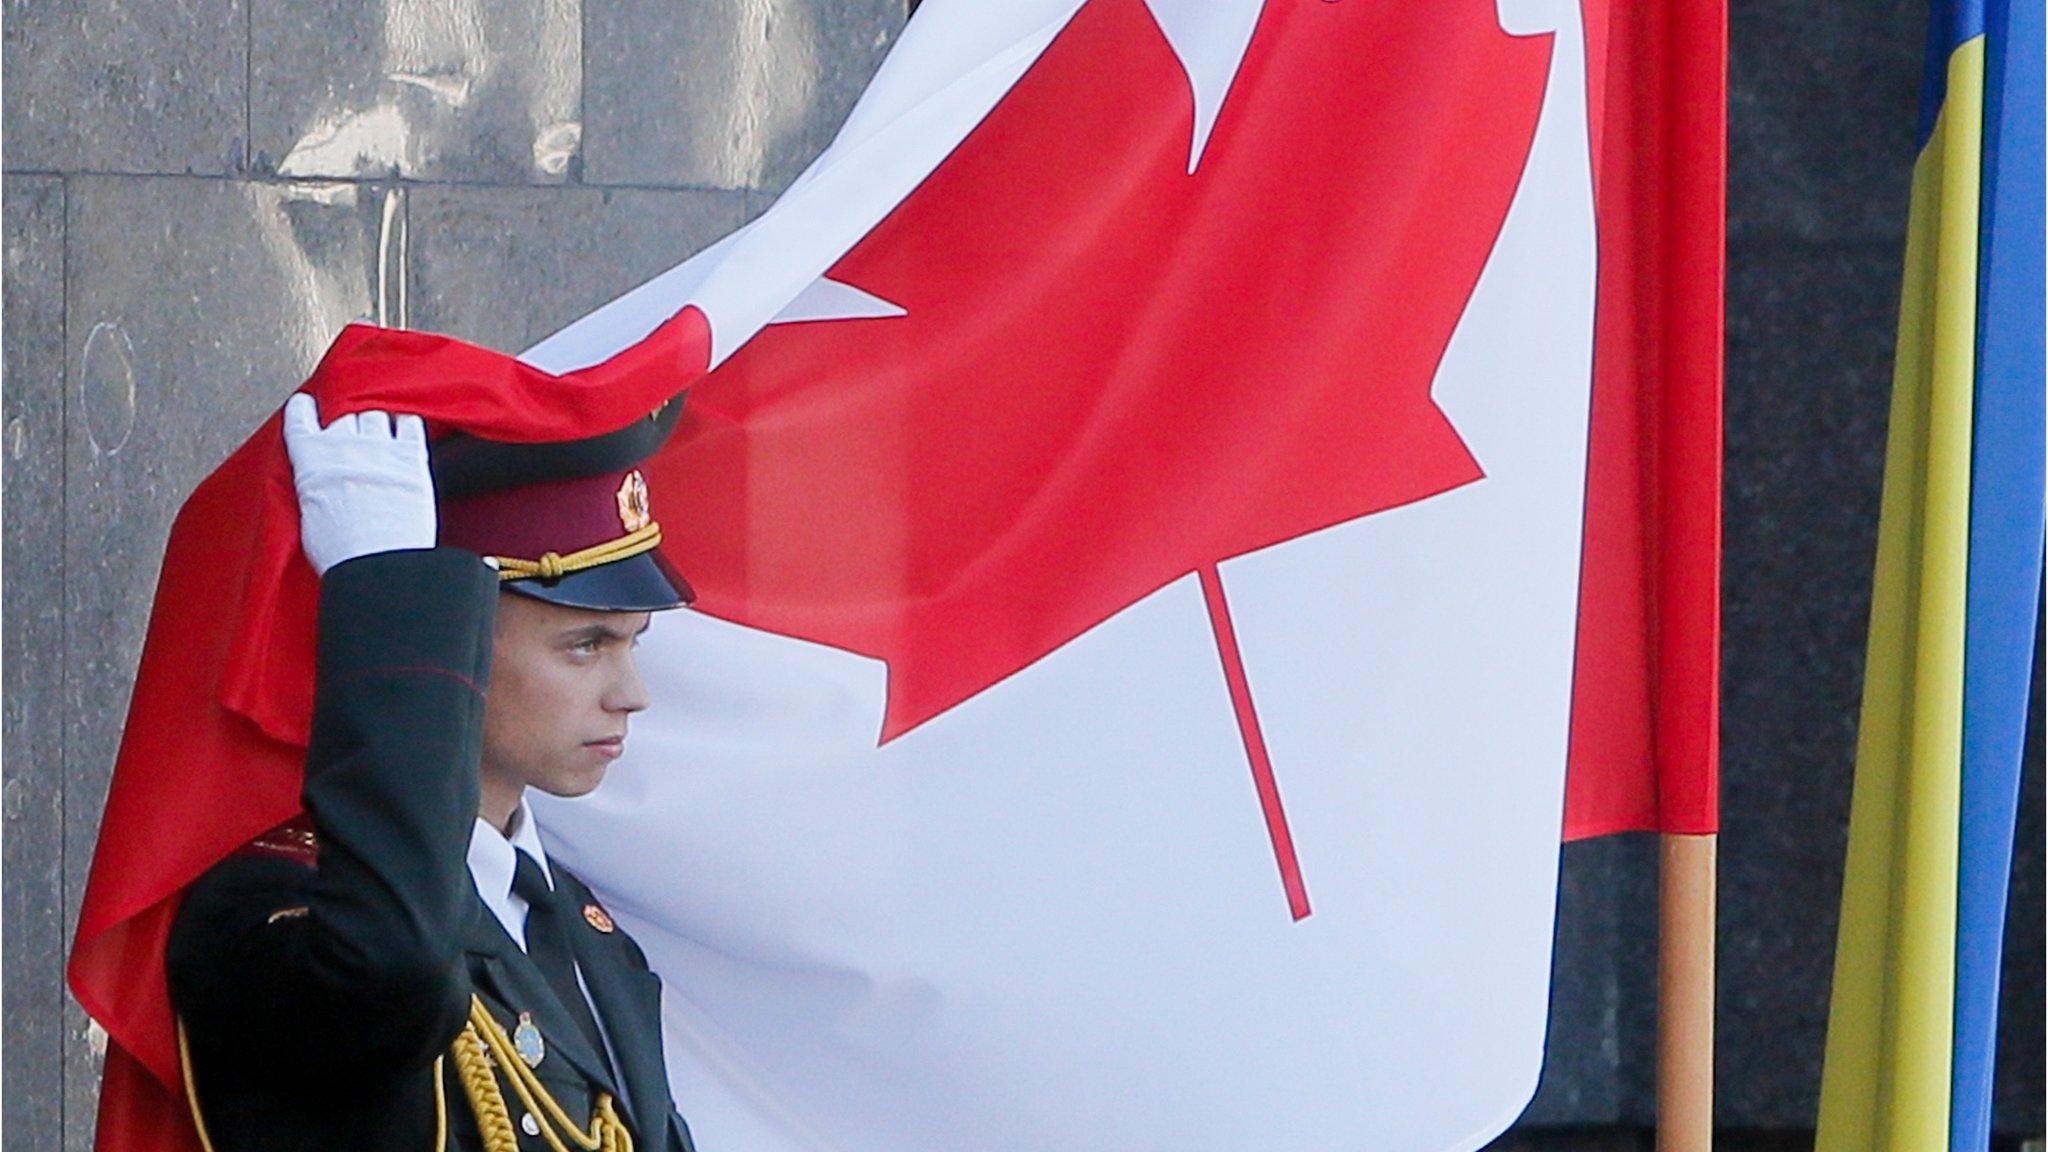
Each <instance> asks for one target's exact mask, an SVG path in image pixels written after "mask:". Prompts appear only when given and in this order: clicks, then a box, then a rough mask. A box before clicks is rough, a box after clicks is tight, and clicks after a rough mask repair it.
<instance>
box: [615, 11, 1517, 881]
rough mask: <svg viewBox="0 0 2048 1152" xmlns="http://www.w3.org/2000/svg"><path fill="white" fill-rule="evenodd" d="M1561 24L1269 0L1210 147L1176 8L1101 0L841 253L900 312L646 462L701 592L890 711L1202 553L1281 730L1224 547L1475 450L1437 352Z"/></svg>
mask: <svg viewBox="0 0 2048 1152" xmlns="http://www.w3.org/2000/svg"><path fill="white" fill-rule="evenodd" d="M1549 52H1550V47H1549V43H1548V38H1547V37H1535V38H1517V37H1511V36H1509V35H1507V34H1505V33H1503V32H1502V31H1501V30H1500V29H1499V27H1498V25H1497V23H1496V21H1495V16H1494V5H1493V4H1492V3H1491V0H1465V2H1460V3H1446V4H1432V5H1428V6H1425V7H1422V8H1408V9H1403V8H1399V7H1397V6H1388V5H1378V4H1366V3H1335V4H1333V3H1317V4H1306V3H1284V4H1268V5H1267V6H1266V10H1265V12H1264V13H1263V15H1262V16H1261V18H1260V22H1259V25H1258V27H1257V29H1256V32H1255V34H1254V35H1253V38H1252V40H1251V43H1250V45H1249V48H1248V51H1247V53H1246V56H1245V59H1244V61H1243V63H1242V65H1241V69H1240V71H1239V73H1238V75H1237V78H1236V81H1235V84H1234V85H1233V87H1232V88H1231V90H1230V93H1229V96H1228V99H1227V101H1226V103H1225V104H1224V107H1223V110H1222V114H1221V117H1220V119H1219V120H1218V121H1217V123H1216V126H1215V130H1214V134H1213V137H1212V138H1211V139H1210V140H1209V142H1208V145H1207V149H1206V151H1205V153H1204V155H1203V157H1202V160H1201V164H1200V167H1199V168H1198V169H1197V171H1196V172H1194V173H1193V174H1190V173H1189V172H1188V170H1187V168H1188V157H1189V137H1190V130H1191V124H1192V116H1193V109H1192V102H1191V99H1190V96H1189V88H1188V82H1187V80H1186V79H1185V78H1184V74H1183V72H1182V68H1181V64H1180V63H1179V61H1178V60H1177V59H1176V58H1175V56H1174V53H1173V51H1172V48H1171V46H1170V45H1169V44H1168V42H1167V41H1166V39H1165V38H1164V37H1163V36H1162V35H1161V33H1160V31H1159V28H1158V27H1157V26H1156V25H1155V24H1154V22H1153V20H1152V18H1151V17H1150V15H1149V14H1148V13H1147V11H1146V10H1145V8H1144V6H1143V5H1142V4H1141V3H1140V2H1139V0H1103V2H1098V3H1095V4H1090V5H1088V6H1087V7H1085V8H1084V9H1083V10H1082V11H1081V12H1080V13H1079V14H1078V15H1077V16H1076V17H1075V18H1074V20H1073V21H1072V23H1071V24H1069V25H1068V26H1067V28H1066V29H1065V30H1064V31H1063V32H1062V33H1061V34H1060V35H1059V37H1058V38H1057V39H1056V40H1055V41H1054V42H1053V43H1052V45H1051V46H1050V47H1049V48H1048V49H1047V51H1046V53H1045V54H1044V56H1043V57H1042V58H1041V59H1040V60H1039V61H1038V63H1037V64H1036V65H1035V66H1034V67H1033V68H1032V69H1031V70H1030V71H1029V72H1028V73H1026V74H1025V76H1024V77H1023V78H1022V79H1021V80H1020V81H1019V82H1018V84H1017V86H1016V87H1015V88H1014V89H1013V90H1012V92H1011V93H1010V94H1009V95H1008V97H1007V98H1005V99H1004V100H1003V101H1002V103H1001V104H999V105H998V106H997V107H996V109H995V110H994V111H993V112H992V113H991V114H990V116H989V117H988V118H987V119H986V120H985V121H984V122H983V124H982V125H981V126H980V127H979V128H978V129H977V130H976V131H975V132H974V133H973V134H972V135H970V136H969V137H968V138H967V139H966V140H965V141H964V142H963V143H962V145H961V146H960V147H959V148H958V149H957V150H956V151H955V152H954V154H953V155H951V156H950V157H949V158H948V159H947V160H946V161H945V162H944V163H943V164H942V165H941V166H940V167H939V168H938V169H937V170H936V171H935V172H934V173H933V174H932V175H931V176H930V177H929V178H928V179H927V180H926V181H925V182H924V183H923V184H922V185H921V186H920V187H919V188H918V189H917V191H916V192H915V193H913V194H912V195H911V196H910V197H909V198H908V199H906V200H905V201H904V202H903V204H902V205H900V206H899V207H898V208H897V209H896V210H895V211H894V212H893V213H892V214H891V215H890V216H889V217H887V218H886V219H885V220H884V221H883V222H882V223H881V224H880V225H879V226H878V227H877V228H876V229H875V230H874V231H873V232H872V233H871V234H870V235H869V236H868V237H867V238H866V239H865V240H863V241H862V243H861V244H860V245H859V246H858V247H856V248H855V249H853V250H852V251H851V252H850V253H848V255H847V256H846V257H844V258H843V259H842V260H841V261H840V262H839V264H838V265H837V266H836V267H835V268H833V269H832V271H831V273H830V276H831V278H832V279H833V280H836V281H840V282H842V283H845V284H849V285H852V286H855V287H857V288H859V289H861V290H863V291H866V292H868V293H871V294H873V295H875V296H879V297H882V298H883V299H885V300H888V301H891V302H893V303H896V304H898V305H901V306H902V307H903V308H904V309H905V310H906V312H907V314H906V315H903V316H899V317H892V318H886V319H869V320H859V321H832V322H821V323H798V324H787V325H778V326H774V327H771V328H768V329H766V330H764V331H763V332H762V333H761V334H760V335H758V336H757V337H755V338H754V340H753V341H752V342H750V343H749V344H748V345H746V346H745V347H744V348H743V349H741V350H740V351H739V352H738V353H737V354H736V355H735V356H734V357H733V358H732V359H731V360H730V361H729V362H728V363H726V364H725V365H723V366H722V367H720V368H719V369H718V370H716V371H715V372H713V373H712V374H711V376H710V377H709V378H708V379H707V380H705V381H704V382H702V383H701V384H699V385H698V386H697V387H696V389H695V390H694V393H693V396H692V401H691V403H692V407H691V409H690V414H689V415H688V417H687V423H686V425H685V430H684V434H683V435H682V436H680V437H679V438H678V444H677V445H676V447H675V449H674V450H673V451H671V452H669V453H667V454H666V455H665V457H664V458H663V460H662V461H660V462H659V464H658V465H657V468H656V475H655V478H654V479H655V483H656V484H657V485H658V486H659V487H660V488H661V489H663V490H664V491H665V492H667V493H670V495H665V496H664V497H663V498H662V500H661V503H662V504H663V505H664V506H665V507H666V508H668V509H669V511H668V512H667V513H665V515H664V516H663V522H664V530H665V532H666V535H667V538H668V545H667V547H669V548H670V549H671V551H672V554H673V555H674V556H675V557H676V558H677V560H678V562H679V563H680V564H682V565H683V566H684V567H685V570H686V571H687V572H688V573H689V574H690V576H691V579H692V580H693V581H694V582H695V584H696V586H697V588H698V590H699V592H700V595H701V599H700V602H699V606H700V607H701V608H703V609H704V610H706V611H709V612H711V613H713V614H715V615H718V616H721V617H724V618H727V619H730V620H734V621H738V622H742V623H745V624H747V625H750V626H753V627H757V628H763V629H767V630H770V631H774V632H778V633H782V634H786V635H790V636H796V637H801V638H804V639H808V640H812V641H816V642H819V643H823V644H828V645H832V646H835V647H838V648H842V649H846V650H850V651H853V652H858V653H863V654H866V655H869V656H873V657H877V658H879V659H882V660H884V661H886V662H887V664H888V667H889V696H888V707H887V714H886V716H885V719H884V727H883V732H882V736H883V739H885V740H887V739H892V738H894V737H896V736H899V735H901V734H902V733H904V732H906V731H909V730H910V729H912V728H914V727H916V726H917V725H918V724H921V723H923V722H924V721H926V720H928V719H930V718H932V717H933V716H935V715H937V714H939V713H941V712H944V711H945V710H946V709H948V708H951V707H953V706H954V705H956V704H959V703H960V702H961V701H963V700H965V699H967V698H968V697H970V696H973V695H975V694H976V693H978V692H980V691H982V690H983V689H985V688H987V687H988V686H990V685H991V684H994V683H995V682H997V681H999V680H1002V679H1003V678H1004V677H1007V676H1009V675H1011V674H1012V673H1014V672H1016V671H1017V670H1019V669H1021V668H1023V667H1025V666H1026V665H1029V664H1031V663H1032V662H1034V661H1036V660H1038V659H1039V658H1040V657H1042V656H1044V655H1046V654H1047V653H1049V652H1051V651H1053V650H1054V649H1056V648H1058V647H1060V646H1061V645H1064V644H1066V643H1067V642H1068V641H1070V640H1072V639H1074V638H1075V637H1076V636H1078V635H1080V634H1081V633H1082V632H1084V631H1086V630H1087V629H1089V628H1091V627H1093V626H1094V625H1096V624H1098V623H1100V622H1102V621H1103V620H1104V619H1106V618H1108V617H1109V616H1111V615H1113V614H1114V613H1116V612H1117V611H1119V610H1120V609H1122V608H1124V607H1126V606H1128V605H1130V604H1132V603H1134V602H1135V601H1137V600H1139V599H1140V598H1142V597H1144V596H1145V595H1147V594H1148V593H1151V592H1153V591H1155V590H1157V589H1159V588H1161V587H1163V586H1164V585H1166V584H1168V583H1170V582H1172V581H1174V580H1176V579H1178V578H1180V577H1183V576H1186V575H1188V574H1190V573H1201V574H1202V575H1203V580H1204V584H1205V588H1206V590H1207V591H1208V593H1209V597H1210V606H1211V610H1212V616H1213V617H1214V621H1215V624H1216V628H1217V635H1218V641H1219V646H1220V650H1221V652H1222V655H1223V658H1224V660H1225V661H1226V664H1227V665H1228V666H1229V670H1230V671H1231V673H1232V684H1233V689H1234V691H1235V693H1236V694H1237V695H1238V697H1239V701H1238V703H1239V709H1240V718H1241V720H1244V721H1247V723H1246V728H1245V736H1246V741H1247V746H1248V751H1249V752H1250V753H1251V755H1252V757H1253V759H1254V761H1255V763H1256V762H1259V761H1263V759H1264V756H1263V749H1262V748H1260V747H1257V746H1256V745H1257V742H1258V736H1257V732H1256V726H1255V723H1252V722H1250V721H1251V718H1250V715H1249V696H1248V694H1247V693H1246V692H1245V691H1244V686H1243V682H1242V674H1241V670H1240V669H1238V668H1237V667H1236V653H1235V642H1234V639H1233V637H1232V636H1231V634H1230V627H1229V619H1228V614H1227V609H1226V606H1225V604H1224V602H1223V599H1222V588H1221V583H1220V581H1219V580H1217V579H1216V576H1215V565H1216V564H1217V563H1218V562H1219V561H1221V560H1223V559H1227V558H1229V557H1232V556H1237V555H1241V554H1244V553H1247V552H1252V551H1255V550H1257V549H1260V548H1264V547H1267V546H1269V545H1272V544H1275V543H1278V542H1280V541H1284V540H1288V539H1290V538H1293V537H1296V536H1300V535H1302V534H1304V533H1307V532H1311V531H1314V530H1316V529H1319V528H1324V527H1328V526H1330V525H1333V524H1338V523H1341V522H1344V521H1347V520H1351V519H1354V518H1357V517H1359V516H1363V515H1367V514H1369V513H1373V512H1377V511H1380V510H1383V509H1386V508H1391V507H1394V506H1397V505H1400V504H1405V503H1408V502H1411V501H1414V500H1419V499H1422V498H1424V497H1428V496H1431V495H1434V494H1437V493H1440V492H1443V491H1445V490H1447V489H1450V488H1453V487H1456V486H1458V485H1462V484H1465V483H1468V482H1470V481H1472V480H1475V479H1477V478H1479V476H1480V475H1481V472H1480V468H1479V465H1478V464H1477V462H1475V461H1474V460H1473V458H1472V457H1471V455H1470V454H1469V453H1468V452H1467V451H1466V449H1465V446H1464V444H1463V443H1462V441H1461V440H1460V439H1459V437H1458V435H1457V433H1456V432H1455V430H1454V429H1453V428H1452V427H1451V425H1450V423H1449V421H1448V420H1447V419H1446V418H1445V417H1444V415H1443V413H1442V412H1441V411H1440V410H1439V409H1438V408H1437V407H1436V405H1435V404H1434V402H1433V401H1432V400H1431V398H1430V382H1431V379H1432V377H1433V376H1434V374H1435V371H1436V368H1437V364H1438V362H1439V360H1440V359H1441V358H1442V356H1443V353H1444V350H1445V347H1446V345H1447V344H1448V342H1449V340H1450V336H1451V332H1452V329H1453V328H1454V326H1455V325H1456V323H1457V320H1458V317H1459V315H1460V314H1461V313H1462V311H1463V309H1464V306H1465V302H1466V300H1467V299H1468V298H1469V296H1470V295H1471V292H1472V289H1473V286H1474V284H1475V283H1476V281H1477V280H1478V277H1479V273H1480V269H1481V267H1482V266H1483V264H1484V262H1485V260H1486V258H1487V255H1488V253H1489V252H1490V250H1491V249H1492V247H1493V243H1494V240H1495V237H1496V236H1497V234H1498V233H1499V230H1500V227H1501V224H1502V221H1503V219H1504V217H1505V215H1506V212H1507V207H1508V204H1509V201H1510V199H1511V198H1512V196H1513V193H1514V189H1515V187H1516V184H1517V181H1518V180H1519V178H1520V175H1521V172H1522V167H1523V163H1524V160H1525V158H1526V157H1527V155H1528V151H1529V147H1530V143H1531V140H1532V138H1533V134H1534V131H1535V125H1536V117H1537V112H1538V110H1539V107H1540V104H1541V100H1542V91H1543V84H1544V80H1545V76H1546V72H1547V68H1548V61H1549ZM1260 783H1261V790H1262V793H1268V795H1267V800H1268V814H1269V823H1272V824H1273V832H1274V837H1275V844H1276V848H1278V849H1281V852H1282V856H1283V872H1285V871H1287V864H1286V857H1287V856H1289V855H1290V852H1289V851H1288V850H1287V849H1286V848H1285V847H1284V844H1283V840H1284V837H1285V827H1284V822H1281V821H1278V820H1277V815H1278V797H1277V793H1272V792H1271V781H1270V778H1269V776H1267V775H1265V774H1262V776H1261V781H1260ZM1297 886H1298V878H1296V879H1294V880H1292V881H1291V882H1290V890H1292V889H1294V888H1295V887H1297ZM1291 894H1293V893H1292V891H1291ZM1295 904H1296V912H1297V915H1302V914H1305V913H1306V900H1305V897H1302V898H1299V899H1297V900H1296V901H1295Z"/></svg>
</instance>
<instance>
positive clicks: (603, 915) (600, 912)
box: [583, 904, 618, 932]
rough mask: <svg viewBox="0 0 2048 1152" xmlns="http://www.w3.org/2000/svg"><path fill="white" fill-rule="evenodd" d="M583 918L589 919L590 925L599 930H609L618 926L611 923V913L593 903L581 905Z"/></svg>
mask: <svg viewBox="0 0 2048 1152" xmlns="http://www.w3.org/2000/svg"><path fill="white" fill-rule="evenodd" d="M583 918H584V919H585V920H588V921H590V926H591V927H592V928H595V929H597V930H598V931H599V932H610V931H611V930H613V929H614V928H617V927H618V925H617V924H614V923H612V914H611V913H609V912H607V911H605V910H604V909H602V908H600V907H598V906H597V905H595V904H585V905H584V906H583Z"/></svg>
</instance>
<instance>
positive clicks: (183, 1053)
mask: <svg viewBox="0 0 2048 1152" xmlns="http://www.w3.org/2000/svg"><path fill="white" fill-rule="evenodd" d="M457 1043H458V1044H460V1043H461V1041H460V1040H458V1041H457ZM441 1064H442V1061H441V1060H440V1059H439V1058H437V1059H435V1061H434V1152H447V1149H448V1089H447V1087H446V1086H445V1085H443V1084H442V1082H441ZM484 1073H485V1075H489V1074H490V1070H489V1069H485V1070H484ZM178 1074H179V1075H180V1076H182V1077H184V1080H185V1104H186V1105H187V1106H188V1107H190V1108H191V1109H192V1127H193V1129H194V1130H196V1131H197V1132H198V1133H199V1147H200V1148H201V1149H203V1152H213V1136H212V1134H211V1133H209V1132H207V1130H206V1117H205V1116H204V1115H202V1114H201V1113H200V1111H199V1085H198V1084H197V1082H195V1081H194V1080H193V1079H192V1042H191V1041H190V1040H188V1039H186V1036H185V1018H184V1017H182V1016H181V1017H179V1018H178ZM505 1130H506V1131H507V1132H510V1131H511V1130H512V1122H511V1121H510V1120H509V1119H508V1120H506V1121H505ZM513 1147H515V1146H514V1145H507V1148H513ZM627 1152H631V1150H630V1149H628V1150H627Z"/></svg>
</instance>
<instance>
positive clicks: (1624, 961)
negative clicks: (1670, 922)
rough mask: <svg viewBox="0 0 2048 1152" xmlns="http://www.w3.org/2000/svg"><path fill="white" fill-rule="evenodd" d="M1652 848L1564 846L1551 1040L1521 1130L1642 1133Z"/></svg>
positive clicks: (1651, 843)
mask: <svg viewBox="0 0 2048 1152" xmlns="http://www.w3.org/2000/svg"><path fill="white" fill-rule="evenodd" d="M1656 939H1657V841H1656V838H1655V837H1654V836H1649V835H1642V834H1631V835H1624V836H1606V837H1601V838H1600V839H1596V840H1583V841H1579V842H1577V843H1573V844H1567V845H1565V846H1564V853H1563V860H1562V868H1561V870H1560V872H1559V877H1558V908H1557V945H1556V953H1555V956H1554V958H1553V960H1552V964H1551V989H1550V1034H1549V1037H1548V1043H1547V1045H1546V1051H1545V1054H1544V1061H1543V1076H1542V1079H1541V1081H1540V1082H1539V1083H1538V1085H1537V1089H1536V1098H1535V1099H1534V1100H1533V1101H1531V1102H1530V1105H1529V1109H1528V1111H1527V1112H1525V1113H1524V1114H1523V1115H1522V1119H1521V1123H1523V1124H1525V1125H1537V1126H1542V1125H1559V1124H1564V1125H1570V1124H1645V1123H1649V1122H1650V1121H1651V1120H1653V1119H1654V1117H1655V1109H1654V1099H1653V1096H1654V1091H1655V1083H1654V1075H1653V1072H1654V1053H1655V1050H1656V1009H1657V1003H1656V1001H1657V953H1656Z"/></svg>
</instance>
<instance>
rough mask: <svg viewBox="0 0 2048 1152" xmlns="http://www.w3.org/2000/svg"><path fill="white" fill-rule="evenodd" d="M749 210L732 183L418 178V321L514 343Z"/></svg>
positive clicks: (674, 260)
mask: <svg viewBox="0 0 2048 1152" xmlns="http://www.w3.org/2000/svg"><path fill="white" fill-rule="evenodd" d="M744 213H745V201H744V199H743V198H742V197H741V196H740V195H739V194H738V193H736V192H705V191H695V190H642V189H596V188H416V189H414V190H413V191H412V193H411V210H410V213H409V215H410V224H409V228H410V232H411V247H412V290H411V300H412V304H411V314H410V315H411V322H412V324H413V326H415V327H419V328H428V329H432V330H433V331H436V332H446V333H448V334H449V335H451V336H460V337H462V338H463V339H465V340H470V341H473V342H475V343H479V344H483V345H485V346H487V347H491V348H497V349H500V350H502V351H506V352H518V351H521V350H523V349H525V348H529V347H531V346H533V345H534V344H537V343H539V342H540V341H541V339H543V338H544V337H546V336H548V335H550V334H552V333H553V332H555V331H556V330H557V329H559V328H561V327H563V326H564V325H566V324H568V323H569V322H570V321H572V320H574V319H576V318H577V317H579V316H582V315H583V314H584V313H586V312H589V311H590V310H592V309H593V308H596V307H597V306H598V305H600V304H603V303H605V302H606V301H608V300H610V299H612V298H613V297H615V296H618V295H620V294H621V293H624V292H625V291H627V290H628V289H631V288H633V287H636V286H637V285H639V284H640V283H642V282H643V281H646V280H649V279H652V278H653V277H655V276H657V275H659V274H661V273H662V272H665V271H667V270H668V269H669V268H671V267H674V266H675V265H677V264H680V263H682V262H683V261H684V260H686V259H688V258H689V257H690V255H691V254H692V253H694V252H696V251H697V250H699V249H701V248H703V247H705V246H706V245H708V244H710V243H711V242H712V241H714V240H717V239H718V238H720V237H722V236H724V235H725V234H727V233H728V232H731V231H732V230H733V229H735V228H737V227H739V226H740V224H741V223H743V218H744ZM514 302H516V304H515V303H514Z"/></svg>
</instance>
